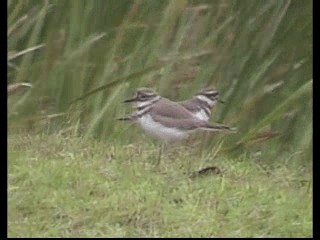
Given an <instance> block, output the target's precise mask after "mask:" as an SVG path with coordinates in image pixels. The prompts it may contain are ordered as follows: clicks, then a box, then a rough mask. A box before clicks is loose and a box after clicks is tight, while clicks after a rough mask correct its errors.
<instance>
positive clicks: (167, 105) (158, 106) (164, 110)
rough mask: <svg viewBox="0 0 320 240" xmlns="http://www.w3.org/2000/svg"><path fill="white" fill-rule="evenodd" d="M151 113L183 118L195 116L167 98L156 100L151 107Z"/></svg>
mask: <svg viewBox="0 0 320 240" xmlns="http://www.w3.org/2000/svg"><path fill="white" fill-rule="evenodd" d="M151 113H152V114H155V115H160V116H163V117H168V118H175V119H177V118H178V119H181V118H182V119H184V118H187V119H188V118H190V119H194V118H195V117H194V116H193V115H192V113H191V112H189V111H188V110H187V109H185V108H183V107H182V106H181V105H180V104H179V103H176V102H172V101H170V100H168V99H165V98H161V99H160V100H159V101H158V102H156V103H155V104H154V105H153V106H152V108H151Z"/></svg>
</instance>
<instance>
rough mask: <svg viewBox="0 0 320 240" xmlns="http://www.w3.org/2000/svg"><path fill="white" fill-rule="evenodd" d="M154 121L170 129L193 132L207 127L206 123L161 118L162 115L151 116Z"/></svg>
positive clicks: (184, 119)
mask: <svg viewBox="0 0 320 240" xmlns="http://www.w3.org/2000/svg"><path fill="white" fill-rule="evenodd" d="M151 116H152V118H153V120H154V121H156V122H160V123H161V124H162V125H164V126H166V127H170V128H178V129H183V130H193V129H196V128H201V127H206V125H207V124H206V122H204V121H201V120H198V119H193V118H180V119H179V120H178V121H177V119H176V118H172V117H167V116H160V115H157V114H155V115H151Z"/></svg>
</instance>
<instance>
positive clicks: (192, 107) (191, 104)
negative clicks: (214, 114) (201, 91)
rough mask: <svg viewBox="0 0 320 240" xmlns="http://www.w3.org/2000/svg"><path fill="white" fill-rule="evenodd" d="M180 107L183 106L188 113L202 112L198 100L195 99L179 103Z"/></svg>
mask: <svg viewBox="0 0 320 240" xmlns="http://www.w3.org/2000/svg"><path fill="white" fill-rule="evenodd" d="M178 103H179V104H180V105H182V106H183V107H184V108H186V109H187V110H188V111H191V112H196V111H199V110H201V108H200V107H199V104H198V101H197V99H195V98H193V99H191V100H186V101H182V102H178Z"/></svg>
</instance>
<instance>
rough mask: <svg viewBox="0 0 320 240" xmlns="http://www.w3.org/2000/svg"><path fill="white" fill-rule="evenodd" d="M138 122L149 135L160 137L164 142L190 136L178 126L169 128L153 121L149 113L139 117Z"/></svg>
mask: <svg viewBox="0 0 320 240" xmlns="http://www.w3.org/2000/svg"><path fill="white" fill-rule="evenodd" d="M138 122H139V124H140V126H141V128H142V129H143V130H145V131H146V132H147V133H148V134H149V135H151V136H153V137H155V138H158V139H160V140H162V141H164V142H167V143H169V142H175V141H179V140H182V139H184V138H186V137H187V136H188V134H187V132H184V131H182V130H179V129H177V128H168V127H165V126H163V125H161V124H160V123H158V122H155V121H153V119H152V117H151V116H150V115H149V114H146V115H144V116H142V117H141V118H139V119H138Z"/></svg>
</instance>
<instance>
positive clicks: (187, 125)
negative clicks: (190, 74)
mask: <svg viewBox="0 0 320 240" xmlns="http://www.w3.org/2000/svg"><path fill="white" fill-rule="evenodd" d="M210 101H211V100H210ZM124 102H135V103H136V108H137V111H136V112H135V113H133V114H131V115H128V116H125V117H122V118H118V120H131V121H134V122H138V123H139V125H140V127H141V128H142V129H143V130H144V131H146V132H147V133H148V134H150V135H151V136H153V137H155V138H158V139H160V140H162V141H163V142H164V143H165V144H166V145H167V144H169V143H173V142H176V141H179V140H182V139H184V138H186V137H187V136H188V135H189V133H190V132H192V131H195V130H204V131H225V130H228V131H233V129H231V128H230V127H228V126H226V125H220V124H219V125H214V124H211V123H208V122H207V121H205V120H200V119H198V118H196V117H195V116H194V115H193V114H192V113H191V112H190V111H188V110H187V109H186V108H185V107H183V106H182V105H180V104H179V103H177V102H173V101H170V100H169V99H166V98H163V97H161V96H159V95H158V94H156V93H155V92H154V91H153V90H151V89H140V90H138V91H137V92H136V94H135V96H134V97H133V98H131V99H127V100H125V101H124Z"/></svg>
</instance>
